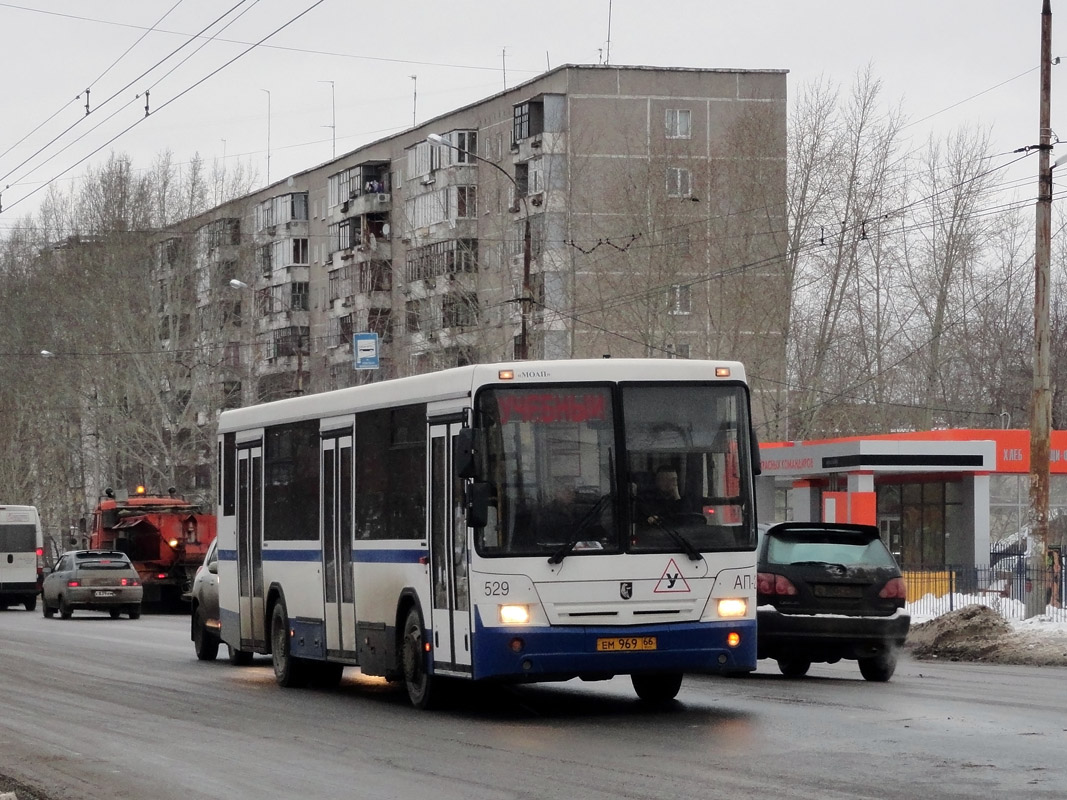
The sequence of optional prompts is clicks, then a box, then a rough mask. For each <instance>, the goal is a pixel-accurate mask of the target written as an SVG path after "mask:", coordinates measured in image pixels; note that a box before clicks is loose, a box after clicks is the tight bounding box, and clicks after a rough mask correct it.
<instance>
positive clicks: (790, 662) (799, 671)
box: [778, 658, 811, 678]
mask: <svg viewBox="0 0 1067 800" xmlns="http://www.w3.org/2000/svg"><path fill="white" fill-rule="evenodd" d="M809 669H811V662H810V661H807V660H806V659H803V658H779V659H778V671H779V672H781V673H782V674H783V675H785V676H786V677H787V678H803V677H804V676H805V675H807V674H808V670H809Z"/></svg>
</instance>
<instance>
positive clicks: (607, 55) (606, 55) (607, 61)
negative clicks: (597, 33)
mask: <svg viewBox="0 0 1067 800" xmlns="http://www.w3.org/2000/svg"><path fill="white" fill-rule="evenodd" d="M604 63H605V64H610V63H611V0H608V46H607V51H606V52H605V53H604Z"/></svg>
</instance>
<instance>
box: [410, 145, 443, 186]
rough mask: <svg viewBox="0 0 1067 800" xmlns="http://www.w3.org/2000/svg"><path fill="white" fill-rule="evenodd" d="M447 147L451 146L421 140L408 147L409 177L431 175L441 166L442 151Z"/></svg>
mask: <svg viewBox="0 0 1067 800" xmlns="http://www.w3.org/2000/svg"><path fill="white" fill-rule="evenodd" d="M447 149H449V148H443V147H441V146H440V145H436V144H434V143H433V142H419V143H418V144H417V145H415V146H414V147H411V148H408V151H407V152H408V168H407V175H408V178H409V179H414V178H420V177H423V176H425V175H429V174H430V173H431V172H433V171H434V170H435V169H437V168H438V167H440V166H441V151H442V150H447Z"/></svg>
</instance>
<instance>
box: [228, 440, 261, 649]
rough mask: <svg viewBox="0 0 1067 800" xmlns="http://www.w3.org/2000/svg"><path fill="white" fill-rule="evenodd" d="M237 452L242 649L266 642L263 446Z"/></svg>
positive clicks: (255, 443) (242, 446)
mask: <svg viewBox="0 0 1067 800" xmlns="http://www.w3.org/2000/svg"><path fill="white" fill-rule="evenodd" d="M238 447H239V449H238V451H237V498H236V508H235V512H236V514H237V589H238V609H239V612H240V618H241V646H242V649H252V650H263V649H264V648H265V647H266V645H267V631H266V629H265V626H264V623H265V620H264V616H265V609H264V605H263V602H264V600H263V447H262V445H261V444H260V443H259V442H254V443H251V444H250V445H248V446H246V445H239V446H238Z"/></svg>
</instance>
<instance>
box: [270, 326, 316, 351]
mask: <svg viewBox="0 0 1067 800" xmlns="http://www.w3.org/2000/svg"><path fill="white" fill-rule="evenodd" d="M310 333H311V329H310V328H308V327H307V326H297V325H293V326H290V327H288V328H279V329H278V330H276V331H274V356H275V357H280V356H295V355H297V354H298V353H299V354H300V355H305V356H306V355H309V354H310V350H309V346H310V338H311V337H310Z"/></svg>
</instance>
